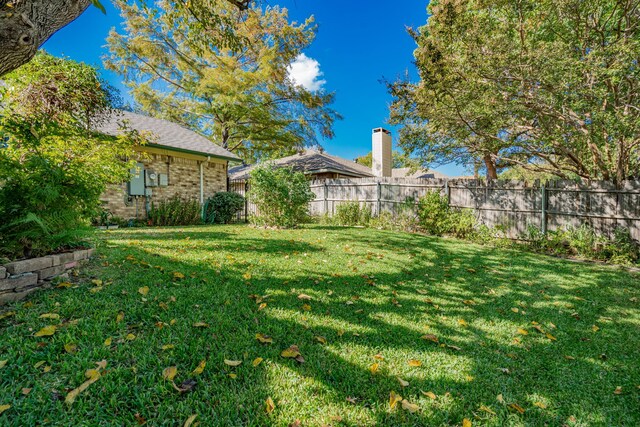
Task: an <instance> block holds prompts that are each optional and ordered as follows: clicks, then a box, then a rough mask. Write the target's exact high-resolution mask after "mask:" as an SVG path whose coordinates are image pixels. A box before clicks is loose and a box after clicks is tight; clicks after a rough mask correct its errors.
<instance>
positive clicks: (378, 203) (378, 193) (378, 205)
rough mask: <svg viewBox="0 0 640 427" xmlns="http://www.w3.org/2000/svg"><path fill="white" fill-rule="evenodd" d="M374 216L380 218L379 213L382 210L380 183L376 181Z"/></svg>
mask: <svg viewBox="0 0 640 427" xmlns="http://www.w3.org/2000/svg"><path fill="white" fill-rule="evenodd" d="M376 209H377V212H376V215H378V216H380V211H381V210H382V183H381V182H380V181H378V188H377V191H376Z"/></svg>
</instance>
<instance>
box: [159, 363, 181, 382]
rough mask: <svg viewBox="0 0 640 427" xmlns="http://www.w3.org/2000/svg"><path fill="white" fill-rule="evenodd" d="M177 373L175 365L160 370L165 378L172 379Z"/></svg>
mask: <svg viewBox="0 0 640 427" xmlns="http://www.w3.org/2000/svg"><path fill="white" fill-rule="evenodd" d="M177 374H178V368H177V367H176V366H169V367H168V368H164V370H163V371H162V378H164V379H165V380H169V381H173V379H174V378H175V377H176V375H177Z"/></svg>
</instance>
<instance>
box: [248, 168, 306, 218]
mask: <svg viewBox="0 0 640 427" xmlns="http://www.w3.org/2000/svg"><path fill="white" fill-rule="evenodd" d="M249 198H250V200H251V201H252V202H253V203H254V204H255V205H256V208H257V214H256V215H255V216H254V217H253V218H252V222H253V223H254V224H257V225H261V226H267V227H283V228H292V227H296V226H297V225H299V224H300V223H302V222H304V221H305V220H306V219H307V217H308V210H309V202H311V201H312V200H313V199H314V198H315V195H314V194H313V192H312V191H311V189H310V187H309V181H308V180H307V177H306V176H305V175H304V174H303V173H302V172H295V171H294V170H293V169H288V168H276V167H274V166H273V165H270V164H265V165H261V166H258V167H256V168H255V169H254V170H253V171H251V189H250V191H249Z"/></svg>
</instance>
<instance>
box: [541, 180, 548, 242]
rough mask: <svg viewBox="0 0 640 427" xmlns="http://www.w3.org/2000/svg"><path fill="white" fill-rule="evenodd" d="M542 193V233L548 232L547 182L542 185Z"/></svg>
mask: <svg viewBox="0 0 640 427" xmlns="http://www.w3.org/2000/svg"><path fill="white" fill-rule="evenodd" d="M540 193H541V197H542V203H541V212H540V213H541V215H540V230H541V231H542V234H547V187H546V185H545V184H542V186H541V187H540Z"/></svg>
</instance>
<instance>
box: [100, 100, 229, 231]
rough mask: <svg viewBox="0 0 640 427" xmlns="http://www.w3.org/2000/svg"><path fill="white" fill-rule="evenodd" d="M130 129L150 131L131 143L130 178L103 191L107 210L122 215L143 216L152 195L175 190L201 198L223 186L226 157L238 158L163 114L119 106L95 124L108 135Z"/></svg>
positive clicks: (159, 197)
mask: <svg viewBox="0 0 640 427" xmlns="http://www.w3.org/2000/svg"><path fill="white" fill-rule="evenodd" d="M123 122H126V124H127V126H128V128H129V129H134V130H137V131H139V132H144V133H149V134H150V136H151V142H150V143H147V144H146V145H144V146H142V147H138V148H136V150H137V151H139V152H140V157H139V159H138V164H137V166H136V167H135V168H134V169H132V171H131V172H132V174H131V180H130V181H129V182H124V183H122V184H121V185H114V186H111V187H109V188H108V189H107V191H105V193H104V194H103V195H102V197H101V200H102V202H103V206H104V208H105V209H106V210H108V211H109V212H111V213H112V214H113V215H115V216H118V217H121V218H124V219H131V218H145V217H146V212H147V210H148V208H149V206H150V204H151V202H152V201H155V202H157V201H159V200H164V199H168V198H171V197H173V196H175V195H179V196H180V197H182V198H189V199H197V200H199V201H200V203H203V202H204V201H205V200H206V199H207V198H209V197H211V196H213V195H214V194H215V193H217V192H219V191H226V190H227V170H228V164H229V161H240V158H239V157H238V156H236V155H235V154H233V153H231V152H230V151H228V150H226V149H224V148H222V147H220V146H218V145H216V144H214V143H213V142H211V141H210V140H208V139H207V138H205V137H204V136H202V135H200V134H198V133H196V132H193V131H191V130H189V129H186V128H184V127H182V126H180V125H178V124H176V123H172V122H170V121H167V120H162V119H157V118H153V117H148V116H144V115H141V114H136V113H131V112H128V111H120V112H118V113H117V114H114V115H112V116H111V117H110V118H109V119H108V120H107V121H105V122H104V123H102V124H101V125H100V126H99V127H98V128H97V129H96V130H97V131H99V132H102V133H105V134H107V135H114V136H116V135H118V134H119V133H121V132H122V126H121V124H122V123H123Z"/></svg>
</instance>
